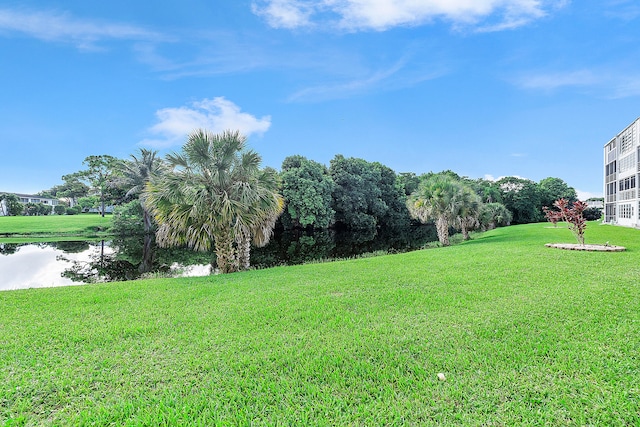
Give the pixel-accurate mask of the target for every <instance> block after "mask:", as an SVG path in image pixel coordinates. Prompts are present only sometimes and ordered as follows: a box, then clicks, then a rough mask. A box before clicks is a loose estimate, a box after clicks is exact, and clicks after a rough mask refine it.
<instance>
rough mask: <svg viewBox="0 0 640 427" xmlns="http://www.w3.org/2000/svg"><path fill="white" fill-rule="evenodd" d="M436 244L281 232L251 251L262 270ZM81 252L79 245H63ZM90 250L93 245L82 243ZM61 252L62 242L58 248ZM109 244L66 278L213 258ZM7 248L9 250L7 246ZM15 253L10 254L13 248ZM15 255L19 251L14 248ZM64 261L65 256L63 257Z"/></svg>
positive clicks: (420, 234) (401, 236)
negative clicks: (106, 249)
mask: <svg viewBox="0 0 640 427" xmlns="http://www.w3.org/2000/svg"><path fill="white" fill-rule="evenodd" d="M435 240H437V234H436V231H435V227H434V226H433V225H413V226H411V227H404V228H402V229H397V228H396V229H394V230H384V229H381V230H378V231H376V230H375V229H374V230H364V231H362V230H361V231H358V232H350V231H339V230H338V231H336V230H319V231H315V232H310V231H304V230H290V231H283V230H278V231H277V232H276V234H275V235H274V237H273V238H272V240H271V242H270V243H269V245H267V246H266V247H264V248H254V249H253V250H252V256H251V259H252V265H253V266H254V267H258V268H265V267H272V266H276V265H287V264H289V265H293V264H302V263H305V262H310V261H315V260H325V259H331V258H349V257H352V256H355V255H360V254H363V253H368V252H376V251H387V252H406V251H410V250H415V249H420V248H422V247H424V245H425V244H426V243H428V242H432V241H435ZM62 243H64V245H62V246H65V245H70V247H71V249H72V250H73V249H79V248H80V247H81V246H82V245H81V244H80V243H79V242H73V243H74V244H73V245H71V244H70V242H62ZM83 244H84V245H86V247H89V243H88V242H83ZM57 245H58V248H59V249H62V248H61V247H60V243H58V244H57ZM104 245H105V243H104V242H101V243H100V244H98V245H97V246H95V247H94V249H95V250H94V251H93V252H92V253H91V254H90V255H89V260H88V261H71V262H72V266H71V267H70V268H68V269H67V270H66V271H65V272H64V273H63V276H64V277H68V278H69V279H71V280H73V281H77V282H85V283H92V282H109V281H120V280H133V279H138V278H140V277H142V276H143V274H145V273H157V272H160V273H167V272H169V271H170V269H171V266H172V265H174V264H178V265H181V266H189V265H207V264H210V263H211V258H212V257H215V254H212V253H201V252H194V251H191V250H188V249H185V248H158V247H156V246H155V242H154V239H153V235H146V236H145V235H139V236H131V237H126V238H125V237H118V238H114V239H113V240H112V241H111V242H110V243H108V244H107V245H108V246H109V247H110V248H111V251H107V252H108V253H106V254H105V251H104ZM5 246H6V245H5ZM9 250H10V249H9ZM14 250H15V249H14ZM60 258H61V259H65V258H64V256H60Z"/></svg>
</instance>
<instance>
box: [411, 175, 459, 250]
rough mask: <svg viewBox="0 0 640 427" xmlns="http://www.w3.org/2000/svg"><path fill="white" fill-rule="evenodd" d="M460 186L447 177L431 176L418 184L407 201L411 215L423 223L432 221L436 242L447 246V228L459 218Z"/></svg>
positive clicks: (453, 179)
mask: <svg viewBox="0 0 640 427" xmlns="http://www.w3.org/2000/svg"><path fill="white" fill-rule="evenodd" d="M462 191H463V186H462V184H461V183H460V182H459V181H458V180H456V179H455V178H452V177H451V176H449V175H432V176H429V177H427V178H426V179H425V180H424V181H422V182H421V183H420V185H419V186H418V189H417V190H416V191H415V192H414V193H413V194H411V196H409V198H408V199H407V208H408V209H409V212H410V213H411V215H412V216H413V217H414V218H416V219H418V220H420V221H421V222H423V223H427V222H429V221H434V222H435V224H436V231H437V233H438V240H439V241H440V243H441V244H442V245H443V246H449V244H450V242H449V227H450V226H453V225H455V221H456V219H457V218H458V216H459V213H460V207H461V202H462V199H461V197H460V194H461V193H462Z"/></svg>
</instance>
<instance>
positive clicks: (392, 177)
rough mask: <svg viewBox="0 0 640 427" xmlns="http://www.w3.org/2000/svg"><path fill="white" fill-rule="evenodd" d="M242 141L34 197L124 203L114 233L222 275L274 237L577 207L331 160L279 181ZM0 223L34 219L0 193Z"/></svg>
mask: <svg viewBox="0 0 640 427" xmlns="http://www.w3.org/2000/svg"><path fill="white" fill-rule="evenodd" d="M245 143H246V139H245V138H244V137H243V136H242V135H240V134H239V133H237V132H224V133H222V134H217V135H214V134H211V133H209V132H207V131H204V130H198V131H195V132H194V133H192V134H191V135H190V136H189V139H188V141H187V143H186V144H185V145H184V146H183V147H182V151H181V152H179V153H172V154H170V155H168V156H166V158H164V159H162V158H160V157H158V156H157V152H155V151H151V150H145V149H141V150H140V152H139V153H138V154H136V155H131V156H130V158H129V159H124V160H123V159H117V158H114V157H111V156H108V155H96V156H89V157H87V158H86V159H85V161H84V162H83V163H84V166H85V169H83V170H80V171H78V172H75V173H71V174H68V175H64V176H63V177H62V179H63V181H64V183H63V184H61V185H57V186H54V187H52V188H51V189H49V190H47V191H44V192H42V193H41V195H43V196H48V197H58V198H65V199H66V200H68V201H69V205H70V206H69V207H67V208H66V210H64V208H62V207H61V208H60V209H58V210H57V212H56V213H67V214H71V213H76V212H78V211H79V210H80V209H85V210H86V209H87V208H97V209H98V211H99V212H101V213H102V214H103V215H104V212H105V210H106V209H105V206H106V205H118V206H122V207H121V208H118V209H117V210H116V215H114V228H115V229H116V230H120V231H122V232H124V233H134V232H140V234H147V235H153V236H154V237H155V238H156V239H157V241H158V243H160V244H161V245H164V246H172V245H184V246H189V247H192V248H194V249H197V250H204V251H208V250H212V249H213V250H214V251H215V253H216V259H217V261H216V263H217V267H218V268H220V269H221V270H222V271H224V272H231V271H237V270H240V269H245V268H247V267H248V266H249V254H250V247H251V246H252V245H254V246H255V245H257V246H260V245H264V244H265V243H266V242H268V241H269V238H270V236H271V234H272V232H273V230H274V229H282V230H306V231H310V230H311V231H313V230H328V229H335V230H347V231H349V230H350V231H352V232H353V233H356V234H358V235H359V236H369V237H370V236H375V235H376V234H379V233H386V234H393V233H400V232H404V231H406V230H410V229H411V227H416V226H417V225H418V224H420V223H429V224H434V225H435V226H436V228H437V232H438V237H439V240H440V242H441V243H442V244H443V245H446V244H448V242H449V237H448V236H449V234H450V233H451V232H457V231H459V232H461V233H462V234H463V236H464V238H465V239H468V238H469V232H470V231H472V230H476V229H485V230H486V229H491V228H495V227H497V226H501V225H508V224H511V223H513V224H522V223H528V222H537V221H541V220H543V218H544V217H543V207H544V206H551V205H552V204H553V202H554V201H555V200H557V199H559V198H564V199H566V200H568V201H569V202H574V201H576V200H577V197H576V192H575V190H574V189H573V188H571V187H569V186H568V185H567V184H566V183H565V182H564V181H563V180H562V179H560V178H552V177H549V178H545V179H543V180H541V181H540V182H538V183H536V182H534V181H531V180H528V179H524V178H519V177H505V178H501V179H499V180H497V181H490V180H486V179H470V178H468V177H461V176H459V175H458V174H456V173H455V172H453V171H451V170H445V171H442V172H437V173H434V172H429V173H426V174H422V175H416V174H415V173H411V172H403V173H399V174H396V173H395V172H394V171H393V170H392V169H390V168H389V167H387V166H385V165H383V164H381V163H378V162H368V161H366V160H364V159H359V158H353V157H344V156H342V155H336V156H335V157H334V158H333V159H332V160H331V161H330V164H329V165H328V166H326V165H323V164H321V163H318V162H316V161H314V160H310V159H307V158H305V157H303V156H299V155H296V156H290V157H287V158H286V159H284V161H283V163H282V166H281V170H280V172H277V171H275V170H273V169H270V168H261V167H260V156H259V155H258V154H257V153H255V152H254V151H252V150H249V149H247V148H246V144H245ZM0 198H1V199H2V200H4V203H3V209H5V210H7V211H8V212H5V214H7V213H8V214H29V213H33V214H37V213H38V211H37V209H36V208H34V207H33V206H21V205H20V204H19V202H17V199H16V198H15V196H13V197H12V195H0Z"/></svg>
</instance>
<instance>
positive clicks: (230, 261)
mask: <svg viewBox="0 0 640 427" xmlns="http://www.w3.org/2000/svg"><path fill="white" fill-rule="evenodd" d="M216 231H217V232H216V235H215V236H214V238H215V247H216V258H217V263H218V268H219V269H220V272H221V273H233V272H236V271H238V260H237V258H236V251H235V248H234V247H233V241H234V239H233V233H232V232H231V230H230V229H218V230H216ZM212 267H213V266H212Z"/></svg>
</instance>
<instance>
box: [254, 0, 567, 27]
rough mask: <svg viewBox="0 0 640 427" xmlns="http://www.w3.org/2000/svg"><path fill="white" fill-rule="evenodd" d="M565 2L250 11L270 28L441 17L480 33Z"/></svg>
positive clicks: (319, 1)
mask: <svg viewBox="0 0 640 427" xmlns="http://www.w3.org/2000/svg"><path fill="white" fill-rule="evenodd" d="M566 3H567V1H566V0H556V1H551V0H473V1H471V0H422V1H417V0H254V2H253V5H252V10H253V11H254V13H255V14H257V15H259V16H262V17H263V18H264V19H265V20H266V21H267V24H269V25H270V26H272V27H274V28H288V29H293V28H300V27H311V26H315V25H318V23H319V22H322V23H323V24H328V26H329V27H333V28H336V27H337V28H342V29H345V30H350V31H358V30H376V31H384V30H387V29H389V28H393V27H397V26H415V25H422V24H425V23H428V22H430V21H432V20H434V19H443V20H445V21H448V22H451V23H452V24H453V25H454V26H456V27H459V26H478V28H479V29H480V30H482V31H499V30H505V29H511V28H516V27H519V26H522V25H525V24H527V23H528V22H530V21H532V20H535V19H539V18H541V17H543V16H545V15H547V13H548V11H549V10H551V9H553V8H557V7H559V6H563V5H564V4H566ZM485 21H490V23H488V24H487V23H486V22H485ZM483 23H484V24H483ZM482 24H483V25H482ZM322 26H323V27H326V25H322Z"/></svg>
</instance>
